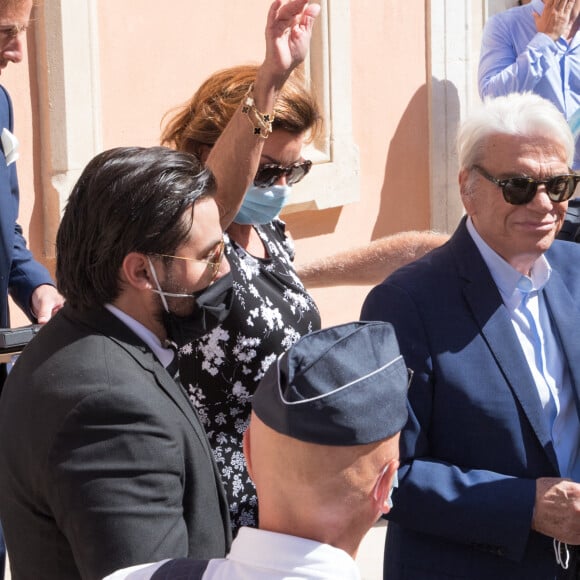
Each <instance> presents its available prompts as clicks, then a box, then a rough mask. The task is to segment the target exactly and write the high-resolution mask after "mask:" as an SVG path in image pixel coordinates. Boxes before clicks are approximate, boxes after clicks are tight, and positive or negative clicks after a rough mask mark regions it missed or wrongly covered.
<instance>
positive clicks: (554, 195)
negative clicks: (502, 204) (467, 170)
mask: <svg viewBox="0 0 580 580" xmlns="http://www.w3.org/2000/svg"><path fill="white" fill-rule="evenodd" d="M473 169H475V170H476V171H477V172H478V173H479V174H480V175H482V176H483V177H485V179H487V180H488V181H491V182H492V183H495V184H496V185H497V186H498V187H501V191H502V193H503V198H504V199H505V200H506V201H507V202H508V203H511V204H512V205H525V204H526V203H530V201H532V199H534V196H535V195H536V192H537V191H538V185H541V184H544V185H545V186H546V193H547V194H548V197H549V198H550V200H551V201H553V202H555V203H562V202H564V201H568V200H569V199H570V198H571V197H572V196H573V195H574V191H575V190H576V185H578V182H579V181H580V175H577V174H576V173H565V174H563V175H554V176H553V177H549V178H548V179H532V178H531V177H508V178H507V179H497V178H496V177H492V176H491V175H490V174H489V173H488V172H487V171H486V170H485V169H483V168H482V167H480V166H479V165H474V166H473Z"/></svg>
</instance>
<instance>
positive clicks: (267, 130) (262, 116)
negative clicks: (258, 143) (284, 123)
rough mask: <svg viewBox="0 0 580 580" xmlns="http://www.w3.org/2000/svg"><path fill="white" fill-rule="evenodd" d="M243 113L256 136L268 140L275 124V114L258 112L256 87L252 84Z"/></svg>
mask: <svg viewBox="0 0 580 580" xmlns="http://www.w3.org/2000/svg"><path fill="white" fill-rule="evenodd" d="M242 113H244V115H246V117H247V118H248V121H250V125H252V127H253V129H254V135H257V136H258V137H261V138H262V139H267V138H268V137H269V136H270V134H271V133H272V123H273V122H274V117H275V115H274V113H262V112H260V111H258V109H257V107H256V103H255V101H254V85H253V84H251V85H250V88H249V89H248V92H247V93H246V96H245V97H244V102H243V104H242Z"/></svg>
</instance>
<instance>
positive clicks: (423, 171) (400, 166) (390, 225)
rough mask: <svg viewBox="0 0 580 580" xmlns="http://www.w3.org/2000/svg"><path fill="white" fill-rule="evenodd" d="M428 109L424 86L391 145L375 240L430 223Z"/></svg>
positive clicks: (410, 102) (416, 95) (414, 97)
mask: <svg viewBox="0 0 580 580" xmlns="http://www.w3.org/2000/svg"><path fill="white" fill-rule="evenodd" d="M428 109H429V103H428V91H427V86H426V85H423V86H422V87H420V88H419V89H418V90H417V92H416V93H415V94H414V95H413V97H412V99H411V100H410V101H409V104H408V105H407V108H406V109H405V112H404V113H403V115H402V116H401V119H400V121H399V124H398V125H397V130H396V131H395V134H394V135H393V138H392V140H391V142H390V144H389V149H388V153H387V162H386V166H385V177H384V180H383V186H382V188H381V204H380V207H379V212H378V215H377V221H376V223H375V226H374V228H373V233H372V239H373V240H374V239H377V238H380V237H382V236H385V235H387V234H390V233H393V232H399V231H404V230H409V229H425V228H427V227H428V226H429V114H428Z"/></svg>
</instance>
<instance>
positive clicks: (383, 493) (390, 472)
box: [373, 459, 399, 514]
mask: <svg viewBox="0 0 580 580" xmlns="http://www.w3.org/2000/svg"><path fill="white" fill-rule="evenodd" d="M397 469H399V461H398V460H397V459H393V460H392V461H389V463H387V464H386V465H385V467H384V468H383V471H382V473H381V475H380V477H379V479H378V480H377V483H376V485H375V488H374V490H373V500H374V501H375V502H376V507H377V510H378V511H380V512H381V513H383V514H388V513H389V511H391V506H390V505H389V495H390V493H391V489H392V488H393V482H394V479H395V474H396V473H397Z"/></svg>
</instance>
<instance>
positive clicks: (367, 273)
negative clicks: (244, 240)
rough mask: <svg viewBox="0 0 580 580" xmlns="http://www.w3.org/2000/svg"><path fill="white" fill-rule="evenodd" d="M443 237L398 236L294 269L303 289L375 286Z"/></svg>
mask: <svg viewBox="0 0 580 580" xmlns="http://www.w3.org/2000/svg"><path fill="white" fill-rule="evenodd" d="M448 239H449V236H448V235H447V234H440V233H437V232H429V231H425V232H417V231H410V232H400V233H398V234H393V235H392V236H386V237H384V238H380V239H378V240H374V241H372V242H370V243H369V244H367V245H366V246H361V247H358V248H354V249H352V250H345V251H344V252H339V253H337V254H333V255H332V256H328V257H326V258H320V259H318V260H314V261H312V262H308V263H307V264H303V265H300V266H298V267H297V268H296V271H297V273H298V276H299V277H300V279H301V280H302V283H303V284H304V285H305V286H306V287H307V288H320V287H323V286H341V285H363V286H364V285H368V284H379V283H380V282H382V281H383V280H384V279H385V278H386V277H387V276H388V275H389V274H391V273H392V272H394V271H395V270H397V269H398V268H400V267H401V266H404V265H405V264H408V263H409V262H412V261H413V260H416V259H417V258H420V257H421V256H423V255H424V254H426V253H427V252H429V251H431V250H432V249H433V248H436V247H438V246H440V245H442V244H444V243H445V242H446V241H447V240H448Z"/></svg>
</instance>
